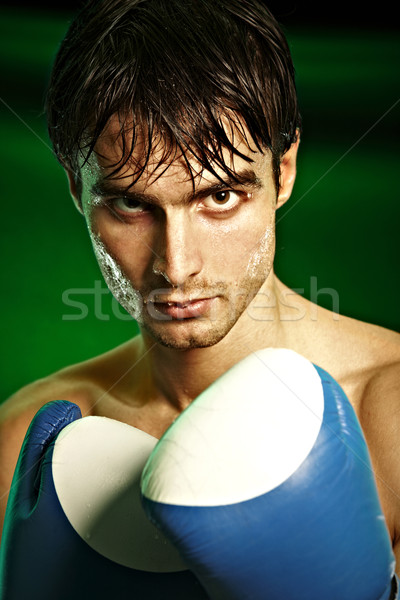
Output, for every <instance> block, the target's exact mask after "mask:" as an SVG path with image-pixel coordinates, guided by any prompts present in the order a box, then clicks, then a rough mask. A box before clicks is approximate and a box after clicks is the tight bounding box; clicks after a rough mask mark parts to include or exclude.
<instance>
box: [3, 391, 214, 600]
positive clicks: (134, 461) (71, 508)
mask: <svg viewBox="0 0 400 600" xmlns="http://www.w3.org/2000/svg"><path fill="white" fill-rule="evenodd" d="M156 442H157V440H156V439H155V438H153V437H152V436H150V435H148V434H146V433H144V432H143V431H140V430H138V429H136V428H134V427H130V426H129V425H126V424H124V423H120V422H118V421H114V420H112V419H107V418H102V417H86V418H84V419H82V418H81V414H80V410H79V408H78V407H77V406H76V405H75V404H72V403H70V402H66V401H63V400H59V401H55V402H50V403H49V404H46V405H45V406H44V407H43V408H42V409H41V410H40V411H39V412H38V413H37V415H36V416H35V418H34V419H33V421H32V423H31V425H30V427H29V430H28V432H27V434H26V436H25V440H24V443H23V446H22V449H21V452H20V456H19V460H18V463H17V467H16V470H15V473H14V478H13V483H12V488H11V492H10V496H9V501H8V504H7V511H6V518H5V524H4V532H3V539H2V545H1V551H0V599H1V600H25V599H29V600H39V599H40V600H54V599H57V600H88V599H91V598H93V599H96V600H102V599H107V600H109V599H110V598H118V600H125V599H129V600H142V599H144V598H145V599H146V600H148V599H150V600H159V599H160V598H163V599H164V598H165V599H167V598H168V599H170V600H176V599H177V598H178V599H180V600H187V599H188V598H195V599H196V600H197V599H198V600H201V599H202V600H204V599H205V598H207V596H206V594H205V592H204V590H203V589H202V587H201V586H200V584H199V583H198V581H197V580H196V578H195V577H194V575H193V574H192V573H191V572H190V571H188V570H187V567H186V566H185V565H184V564H183V562H182V560H181V559H180V557H179V556H178V554H177V552H176V551H175V549H173V548H172V547H171V545H170V544H169V543H168V542H167V541H166V540H165V539H164V538H163V537H162V536H161V535H160V533H159V532H158V530H157V529H156V528H155V527H154V526H153V525H151V524H150V523H149V522H148V520H147V518H146V516H145V515H144V512H143V509H142V507H141V504H140V492H139V481H140V474H141V471H142V468H143V465H144V464H145V462H146V460H147V458H148V456H149V454H150V452H151V450H152V449H153V447H154V445H155V444H156Z"/></svg>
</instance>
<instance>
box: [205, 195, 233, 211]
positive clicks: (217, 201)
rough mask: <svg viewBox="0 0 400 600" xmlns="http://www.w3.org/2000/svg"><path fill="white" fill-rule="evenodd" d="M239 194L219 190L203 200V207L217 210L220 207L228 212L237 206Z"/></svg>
mask: <svg viewBox="0 0 400 600" xmlns="http://www.w3.org/2000/svg"><path fill="white" fill-rule="evenodd" d="M241 195H243V194H240V192H234V191H233V190H221V191H218V192H214V194H210V195H209V196H207V197H206V198H204V200H203V205H204V206H205V207H206V208H211V209H214V210H215V209H218V207H222V208H223V210H229V209H231V208H234V207H235V206H236V205H238V204H239V202H240V200H241Z"/></svg>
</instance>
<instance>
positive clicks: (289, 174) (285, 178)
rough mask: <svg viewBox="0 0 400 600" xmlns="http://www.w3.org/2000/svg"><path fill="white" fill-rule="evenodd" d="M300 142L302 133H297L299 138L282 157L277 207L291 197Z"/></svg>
mask: <svg viewBox="0 0 400 600" xmlns="http://www.w3.org/2000/svg"><path fill="white" fill-rule="evenodd" d="M299 144H300V134H299V133H298V134H297V140H296V141H295V142H293V144H292V145H291V146H290V148H289V150H287V151H286V152H285V154H284V155H283V156H282V159H281V173H280V177H279V192H278V198H277V201H276V208H279V207H280V206H282V204H285V202H286V200H288V199H289V198H290V194H291V193H292V190H293V185H294V180H295V179H296V159H297V150H298V148H299Z"/></svg>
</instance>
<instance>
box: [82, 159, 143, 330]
mask: <svg viewBox="0 0 400 600" xmlns="http://www.w3.org/2000/svg"><path fill="white" fill-rule="evenodd" d="M82 174H83V175H84V177H85V181H86V182H87V183H88V185H86V186H85V187H86V188H90V185H92V184H93V183H94V182H95V181H96V180H97V178H98V177H99V174H100V168H99V167H98V165H97V164H94V165H93V164H89V163H86V164H85V165H84V166H83V167H82ZM102 204H103V202H102V200H101V198H98V197H96V196H91V195H90V193H88V191H86V190H85V191H84V194H83V197H82V206H83V212H84V215H85V217H86V224H87V228H88V232H89V236H90V240H91V242H92V246H93V250H94V253H95V256H96V259H97V262H98V264H99V267H100V270H101V272H102V275H103V277H104V281H105V282H106V284H107V287H108V289H109V290H110V292H111V293H112V295H113V296H114V298H115V299H116V300H117V302H119V304H120V305H121V306H122V307H123V308H124V309H125V310H126V311H127V313H128V314H129V315H131V317H132V318H133V319H135V320H136V321H137V322H138V323H141V322H142V318H141V315H142V308H143V300H142V296H141V294H140V293H139V292H138V291H137V290H135V288H134V287H133V286H132V283H131V282H130V280H129V279H128V277H127V276H126V275H125V274H124V272H123V271H122V269H121V267H120V265H119V264H118V263H117V261H116V260H115V258H113V256H112V255H111V254H110V252H109V251H108V250H107V248H106V246H105V245H104V243H103V242H102V240H101V237H100V235H99V234H98V233H96V231H95V228H94V225H93V211H94V209H95V208H96V207H98V206H102Z"/></svg>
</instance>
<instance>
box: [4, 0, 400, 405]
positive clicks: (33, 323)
mask: <svg viewBox="0 0 400 600" xmlns="http://www.w3.org/2000/svg"><path fill="white" fill-rule="evenodd" d="M70 17H71V16H70V15H67V14H63V13H58V14H52V13H50V12H45V11H38V10H36V11H34V12H29V11H27V10H26V9H25V10H23V11H21V10H18V11H17V10H12V9H11V8H8V9H6V8H3V9H1V11H0V18H1V26H0V40H1V41H0V63H1V70H2V76H1V85H2V89H1V93H0V99H1V102H0V125H1V138H0V139H1V150H0V152H1V162H0V164H1V173H2V174H1V179H0V190H1V236H0V243H1V257H2V270H1V275H2V288H1V340H2V351H1V363H0V364H1V373H0V381H1V394H0V400H4V399H5V398H7V397H8V396H9V395H10V394H11V393H12V392H13V391H15V390H17V389H18V388H20V387H21V386H23V385H24V384H26V383H28V382H30V381H32V380H34V379H37V378H39V377H43V376H45V375H47V374H49V373H51V372H53V371H54V370H56V369H59V368H61V367H63V366H66V365H67V364H70V363H73V362H77V361H81V360H84V359H86V358H90V357H91V356H93V355H95V354H99V353H101V352H103V351H106V350H108V349H110V348H112V347H114V346H115V345H117V344H119V343H121V342H123V341H125V340H127V339H128V338H129V337H131V336H132V335H133V334H134V333H135V332H136V326H135V324H134V322H133V321H131V320H130V319H127V316H126V315H125V314H124V313H123V311H122V309H119V310H118V308H117V306H116V304H115V302H113V301H112V299H111V296H110V294H109V293H107V292H106V288H105V284H104V283H103V282H102V279H101V275H100V272H99V270H98V267H97V265H96V262H95V259H94V257H93V254H92V250H91V246H90V243H89V239H88V236H87V233H86V230H85V226H84V222H83V219H82V218H81V217H80V216H79V214H78V212H77V211H76V210H75V209H74V207H73V204H72V201H71V200H70V198H69V195H68V190H67V186H66V179H65V176H64V174H63V172H62V169H61V167H60V166H59V165H58V163H57V162H56V160H55V159H54V157H53V155H52V151H51V149H50V146H49V141H48V138H47V134H46V127H45V122H44V118H43V114H42V101H43V93H44V89H45V85H46V80H47V77H48V73H49V69H50V64H51V61H52V58H53V57H54V54H55V52H56V49H57V44H58V42H59V40H60V39H61V38H62V36H63V34H64V32H65V30H66V27H67V25H68V21H69V19H70ZM286 33H287V36H288V39H289V42H290V45H291V48H292V53H293V57H294V62H295V67H296V71H297V77H298V79H297V81H298V89H299V96H300V103H301V108H302V114H303V121H304V123H303V126H304V127H303V128H304V131H303V136H302V143H301V148H300V156H299V164H298V177H297V182H296V185H295V189H294V193H293V195H292V198H291V200H290V202H289V203H288V204H287V205H286V206H285V207H284V208H282V209H281V210H280V211H279V213H278V232H277V259H276V271H277V273H278V275H279V276H280V277H281V278H282V279H283V280H284V282H285V283H287V284H288V285H289V286H291V287H293V288H296V289H297V290H298V291H301V290H304V292H303V293H304V294H305V296H306V297H310V294H311V289H312V288H311V286H312V285H314V286H316V288H317V289H318V290H322V289H323V288H331V289H333V290H335V293H337V296H338V298H339V311H340V312H341V313H342V314H346V315H348V316H351V317H354V318H356V319H361V320H365V321H369V322H372V323H376V324H378V325H382V326H384V327H389V328H391V329H396V330H398V329H399V324H400V318H399V310H398V298H399V278H398V258H399V215H400V208H399V181H398V180H399V172H400V168H399V150H398V134H399V129H398V121H399V113H400V103H399V97H400V93H399V81H398V64H399V59H400V56H399V55H400V51H399V50H400V44H399V41H398V32H397V31H391V30H386V31H382V30H379V29H374V28H373V27H365V28H364V29H362V30H356V29H352V28H349V27H347V28H341V27H338V26H337V27H334V28H332V27H326V28H321V27H318V26H315V25H314V26H312V27H311V26H309V27H307V24H304V23H303V24H302V25H301V26H296V24H293V23H292V24H290V26H287V28H286ZM396 103H397V104H396ZM96 281H97V282H101V283H97V284H96ZM312 282H313V283H312ZM95 285H97V286H98V287H101V289H102V290H103V292H102V294H101V295H97V300H96V302H97V304H95V296H94V294H93V293H92V292H91V290H93V289H94V286H95ZM75 288H83V289H86V290H88V292H87V293H86V295H85V296H84V298H83V299H84V301H85V303H86V305H87V313H88V314H87V316H86V317H85V318H83V319H82V318H81V319H77V318H75V319H74V320H71V319H69V320H66V319H65V315H69V316H70V317H71V316H75V317H76V316H79V312H80V310H79V308H77V307H75V308H73V307H71V306H66V304H65V302H63V294H64V299H65V293H67V292H66V290H70V289H72V290H73V289H75ZM69 297H70V298H71V299H73V300H76V301H82V298H78V296H77V295H76V294H75V295H74V293H73V292H70V296H69ZM318 303H319V304H321V305H324V306H326V307H327V308H332V300H331V297H330V295H329V294H326V295H324V294H322V293H321V294H319V296H318Z"/></svg>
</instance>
